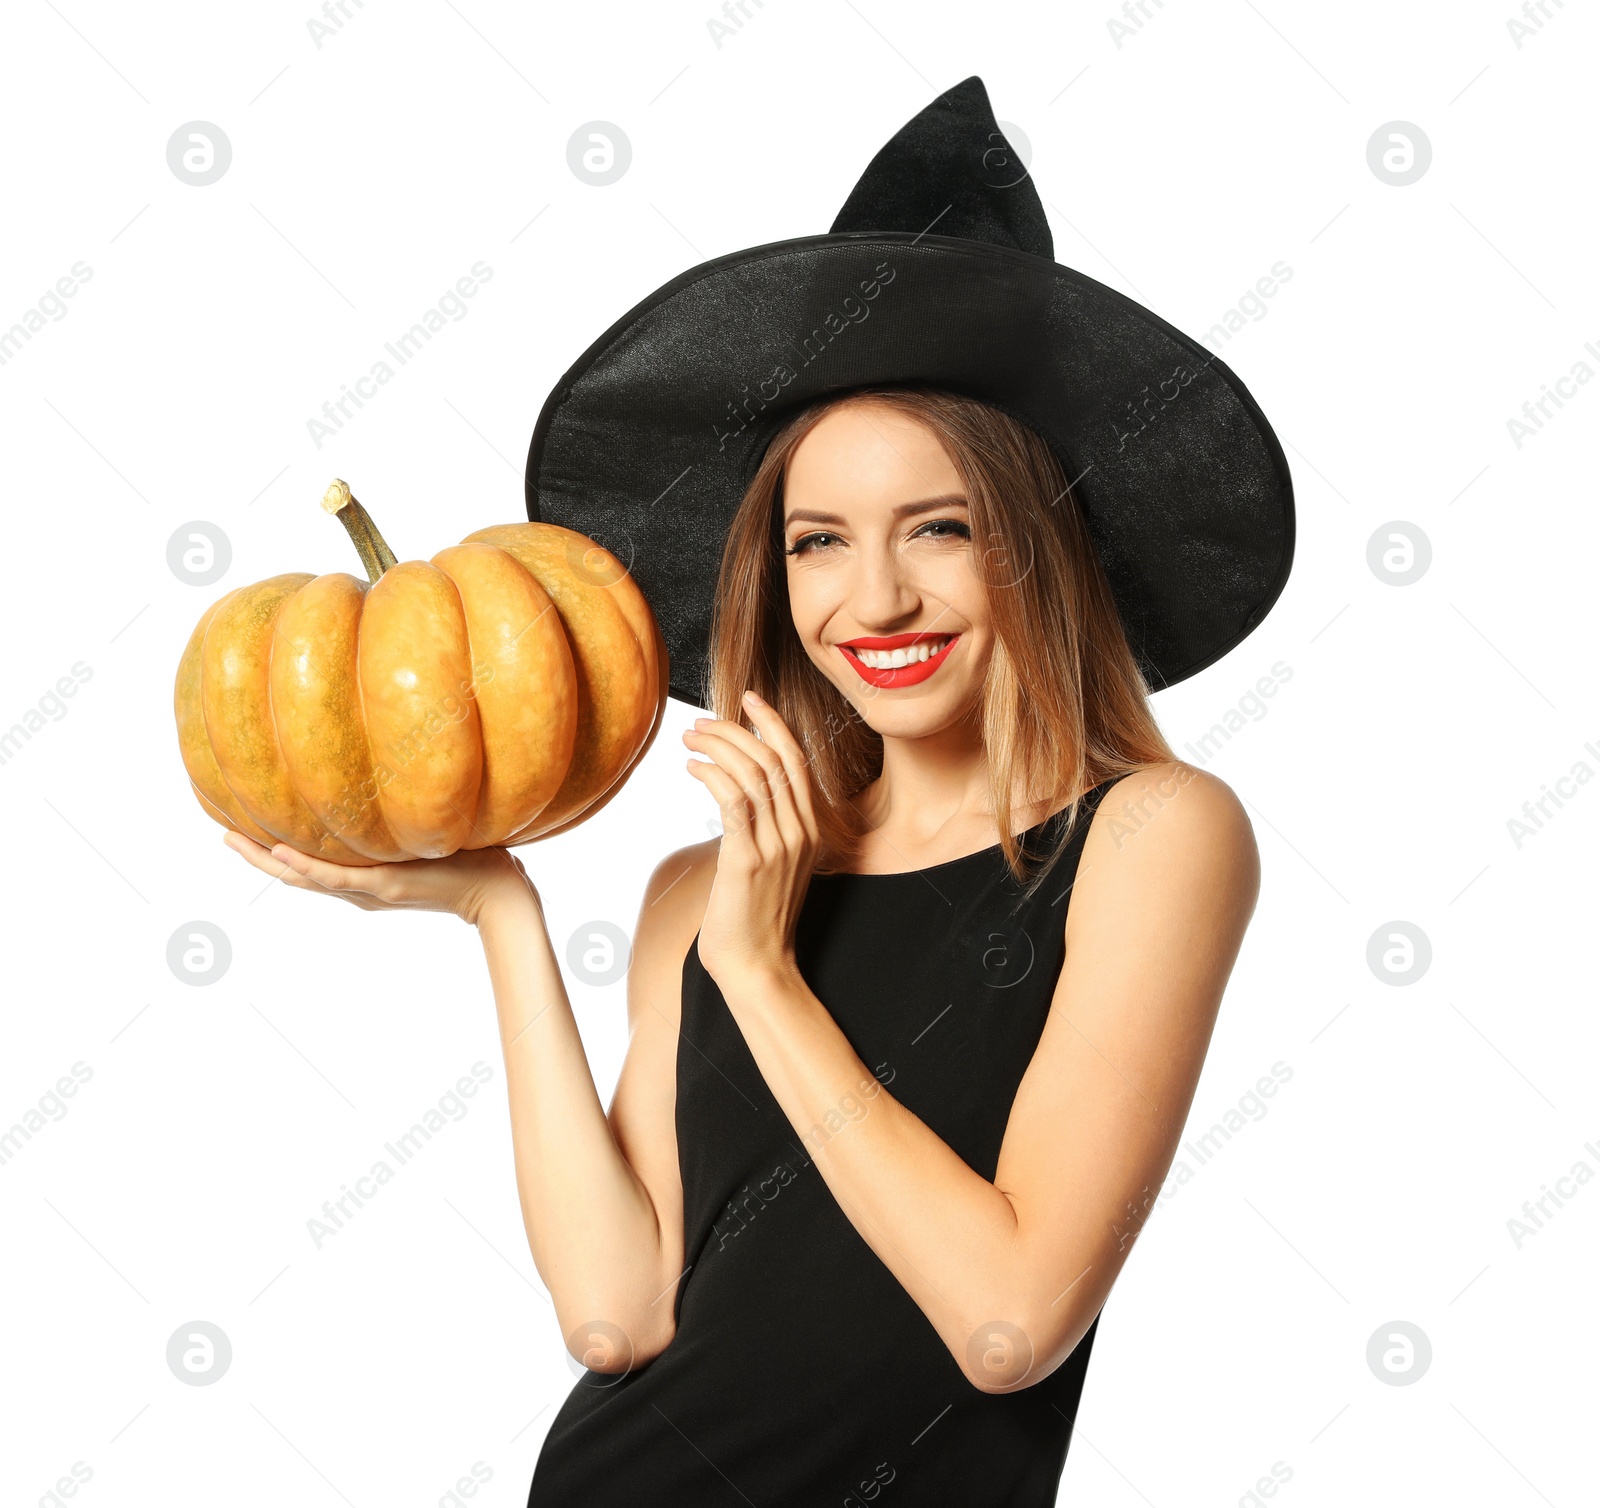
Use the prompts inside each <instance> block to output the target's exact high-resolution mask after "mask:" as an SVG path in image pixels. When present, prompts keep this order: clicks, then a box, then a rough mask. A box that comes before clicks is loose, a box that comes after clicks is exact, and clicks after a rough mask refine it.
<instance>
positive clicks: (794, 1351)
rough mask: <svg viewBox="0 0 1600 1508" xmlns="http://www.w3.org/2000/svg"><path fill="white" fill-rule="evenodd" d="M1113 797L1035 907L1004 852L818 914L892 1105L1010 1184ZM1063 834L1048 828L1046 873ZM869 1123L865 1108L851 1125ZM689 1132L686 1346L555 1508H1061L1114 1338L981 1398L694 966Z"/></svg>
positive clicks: (623, 1415) (816, 945)
mask: <svg viewBox="0 0 1600 1508" xmlns="http://www.w3.org/2000/svg"><path fill="white" fill-rule="evenodd" d="M1113 783H1114V782H1112V781H1107V782H1106V783H1105V784H1104V785H1101V786H1098V787H1096V788H1095V790H1094V791H1092V792H1090V793H1089V794H1088V795H1087V796H1086V797H1084V798H1083V800H1082V801H1081V802H1080V803H1079V807H1080V817H1079V821H1078V824H1077V826H1076V828H1075V829H1074V832H1073V836H1072V839H1071V842H1070V844H1069V846H1068V848H1067V850H1066V851H1065V852H1064V853H1063V854H1062V856H1061V858H1060V860H1059V861H1058V862H1057V864H1056V865H1055V867H1054V868H1053V869H1052V870H1051V871H1050V872H1049V873H1048V875H1047V876H1046V878H1045V880H1044V883H1043V884H1042V885H1041V886H1040V887H1039V888H1038V889H1037V890H1036V891H1035V893H1034V894H1033V896H1031V897H1030V898H1028V899H1027V900H1025V901H1023V902H1022V903H1021V905H1020V907H1017V906H1016V905H1015V903H1016V901H1017V899H1018V897H1019V896H1020V895H1021V890H1022V887H1021V886H1020V885H1018V884H1017V882H1016V881H1014V880H1013V879H1012V877H1011V875H1010V872H1009V870H1008V869H1007V867H1006V864H1005V860H1004V857H1003V855H1002V853H1001V850H1000V848H999V846H998V845H996V846H994V847H993V848H988V849H984V850H982V851H981V852H979V853H974V854H968V855H966V856H965V857H963V858H959V859H952V860H950V861H949V862H948V863H945V864H936V865H934V866H933V867H931V868H929V869H920V870H913V871H911V872H909V873H903V874H867V875H859V874H822V875H815V876H813V878H812V880H811V885H810V889H809V890H808V892H807V895H806V900H805V906H804V909H803V911H802V913H801V917H800V923H799V927H798V931H797V934H796V945H795V952H796V959H797V961H798V963H799V965H800V970H801V973H802V974H803V976H804V977H805V980H806V982H807V984H809V985H810V987H811V988H812V990H813V991H815V993H816V995H817V997H818V999H820V1000H821V1001H822V1002H823V1003H824V1004H825V1005H826V1006H827V1007H828V1009H829V1011H830V1012H831V1013H832V1015H833V1017H834V1019H835V1021H837V1022H838V1024H839V1027H840V1029H841V1030H842V1031H843V1032H844V1034H845V1036H846V1037H847V1038H848V1039H849V1040H850V1043H851V1046H852V1047H854V1048H855V1050H856V1052H857V1053H859V1054H860V1056H861V1060H862V1062H864V1063H865V1064H866V1065H867V1067H868V1068H869V1070H871V1071H872V1072H873V1073H874V1074H875V1075H876V1076H877V1077H878V1079H879V1080H880V1081H881V1082H882V1083H883V1084H884V1085H885V1086H886V1088H887V1089H888V1092H889V1093H890V1094H892V1095H894V1096H895V1098H897V1099H898V1100H899V1101H900V1103H901V1104H903V1105H904V1106H905V1107H906V1108H907V1109H909V1110H910V1111H912V1112H913V1113H914V1114H915V1115H917V1116H918V1117H919V1118H920V1119H921V1120H922V1121H924V1122H925V1123H926V1124H927V1125H928V1126H929V1127H930V1128H931V1129H932V1130H933V1131H934V1132H935V1133H936V1134H937V1135H938V1136H940V1137H941V1138H942V1139H943V1140H944V1141H945V1142H947V1143H948V1144H949V1145H950V1146H951V1147H952V1148H953V1149H954V1150H955V1151H956V1152H957V1153H958V1154H960V1156H961V1157H962V1158H963V1159H964V1160H965V1161H966V1162H967V1163H968V1165H969V1166H971V1167H972V1168H973V1169H975V1170H976V1171H977V1172H979V1173H981V1174H982V1175H983V1176H984V1177H985V1178H993V1177H994V1173H995V1167H996V1163H997V1161H998V1158H999V1153H1000V1143H1001V1138H1002V1137H1003V1135H1004V1133H1005V1128H1006V1121H1007V1119H1008V1117H1009V1115H1010V1112H1011V1105H1012V1101H1013V1099H1014V1098H1015V1095H1016V1091H1017V1086H1018V1084H1019V1083H1020V1082H1021V1079H1022V1075H1023V1072H1024V1070H1025V1069H1026V1068H1027V1066H1028V1063H1029V1061H1030V1059H1031V1058H1032V1057H1033V1053H1034V1049H1035V1048H1036V1047H1037V1045H1038V1042H1039V1037H1040V1034H1041V1032H1042V1031H1043V1029H1044V1022H1045V1016H1046V1014H1047V1013H1048V1011H1049V1009H1050V1003H1051V996H1052V993H1053V991H1054V989H1055V986H1056V982H1057V979H1058V977H1059V975H1060V971H1061V962H1062V955H1063V952H1064V936H1063V927H1064V924H1065V919H1066V909H1067V904H1068V901H1069V899H1070V891H1071V887H1072V883H1073V880H1074V877H1075V875H1076V873H1077V866H1078V858H1079V854H1080V853H1081V851H1082V846H1083V839H1084V835H1085V833H1086V832H1087V830H1088V826H1089V819H1090V817H1091V816H1092V814H1093V811H1094V809H1095V807H1096V806H1097V805H1098V804H1099V801H1100V798H1101V797H1102V796H1103V795H1104V794H1105V792H1106V790H1107V789H1109V787H1110V786H1111V785H1112V784H1113ZM1063 819H1064V814H1063V813H1057V814H1056V816H1055V817H1052V818H1049V819H1047V820H1046V821H1045V822H1043V823H1040V824H1038V826H1036V827H1034V828H1032V829H1030V830H1029V832H1028V834H1027V835H1026V838H1027V841H1028V842H1029V843H1030V844H1032V845H1033V846H1034V848H1035V851H1041V850H1042V847H1043V844H1044V842H1046V841H1048V840H1050V839H1053V838H1056V837H1058V836H1059V833H1060V831H1061V825H1060V824H1061V823H1062V821H1063ZM869 1105H870V1101H868V1100H866V1099H862V1100H860V1101H859V1102H858V1103H857V1104H856V1105H851V1104H844V1105H842V1106H841V1107H840V1116H839V1122H838V1123H837V1124H847V1123H848V1122H849V1121H850V1120H851V1119H853V1118H856V1117H857V1116H859V1115H860V1114H861V1113H863V1112H864V1111H866V1110H867V1107H868V1106H869ZM676 1121H677V1132H678V1160H679V1166H680V1169H681V1172H682V1175H683V1199H684V1252H685V1255H684V1262H685V1266H686V1267H687V1268H688V1274H687V1276H686V1277H685V1278H684V1280H683V1281H682V1282H681V1283H680V1284H679V1287H678V1292H677V1297H676V1309H677V1332H676V1334H675V1336H674V1338H673V1340H672V1343H671V1344H670V1345H669V1346H668V1347H667V1349H666V1350H665V1351H663V1352H662V1353H661V1354H660V1355H659V1356H657V1357H656V1358H655V1359H654V1360H652V1361H650V1362H649V1363H647V1364H646V1365H644V1366H642V1367H640V1368H638V1369H637V1370H635V1371H631V1372H628V1373H626V1374H617V1373H598V1372H586V1373H585V1374H584V1375H583V1377H582V1378H580V1380H579V1382H578V1385H577V1386H576V1387H574V1388H573V1390H572V1392H571V1393H570V1394H569V1395H568V1397H567V1400H566V1402H565V1403H564V1404H563V1405H562V1408H561V1411H560V1413H559V1414H557V1416H556V1419H555V1421H554V1423H553V1424H552V1425H551V1427H550V1432H549V1434H548V1436H547V1437H546V1439H545V1442H544V1446H543V1449H542V1451H541V1454H540V1456H539V1460H538V1464H537V1466H536V1467H535V1469H534V1475H533V1485H532V1489H531V1491H530V1492H529V1495H528V1503H529V1508H540V1505H544V1508H579V1505H582V1508H609V1505H612V1504H617V1505H621V1504H627V1505H628V1508H638V1505H640V1504H678V1503H684V1504H694V1505H699V1504H704V1505H707V1508H722V1505H728V1508H739V1505H740V1504H747V1505H756V1508H772V1505H787V1504H796V1505H806V1508H827V1505H830V1504H833V1505H839V1504H845V1505H865V1504H875V1505H876V1504H877V1503H878V1502H879V1500H880V1499H881V1500H882V1502H883V1504H884V1505H886V1508H894V1505H897V1504H904V1505H907V1508H910V1505H923V1504H944V1503H950V1504H960V1505H962V1508H981V1505H986V1504H1006V1505H1008V1508H1033V1505H1041V1508H1043V1505H1048V1504H1052V1503H1054V1502H1055V1500H1056V1489H1057V1486H1058V1484H1059V1481H1060V1476H1061V1470H1062V1467H1063V1465H1064V1463H1065V1461H1066V1454H1067V1444H1068V1441H1069V1440H1070V1438H1071V1435H1072V1423H1073V1418H1074V1416H1075V1415H1076V1413H1077V1408H1078V1398H1079V1394H1080V1393H1081V1391H1082V1389H1083V1378H1084V1369H1085V1368H1086V1367H1087V1365H1088V1361H1089V1352H1090V1348H1091V1347H1092V1345H1093V1343H1094V1335H1095V1330H1096V1328H1097V1327H1098V1325H1099V1318H1098V1316H1097V1317H1096V1320H1095V1322H1094V1324H1093V1325H1091V1326H1090V1328H1089V1331H1088V1333H1087V1334H1086V1335H1085V1336H1084V1338H1083V1340H1082V1342H1081V1343H1080V1344H1079V1345H1078V1347H1077V1349H1076V1350H1075V1351H1074V1352H1073V1354H1072V1355H1071V1356H1070V1357H1069V1358H1068V1359H1067V1360H1066V1361H1065V1362H1063V1363H1062V1365H1061V1366H1060V1367H1058V1368H1057V1369H1056V1370H1055V1371H1054V1372H1052V1373H1051V1374H1050V1375H1049V1376H1048V1377H1047V1378H1045V1379H1044V1380H1043V1381H1042V1382H1039V1383H1036V1384H1034V1385H1033V1386H1031V1387H1025V1388H1022V1389H1020V1390H1018V1391H1016V1392H1011V1393H1003V1394H995V1393H983V1392H979V1391H978V1390H977V1389H976V1388H974V1387H973V1386H972V1384H971V1383H970V1382H968V1381H967V1379H966V1377H965V1376H964V1375H963V1373H962V1371H961V1368H960V1367H959V1366H958V1365H957V1363H956V1360H955V1358H954V1357H953V1356H952V1355H951V1354H950V1352H949V1351H948V1350H947V1349H946V1347H945V1345H944V1342H943V1341H941V1340H940V1339H939V1337H938V1335H937V1334H936V1333H935V1331H934V1329H933V1326H932V1325H931V1324H930V1323H929V1322H928V1320H927V1318H926V1316H925V1315H924V1314H923V1313H922V1311H921V1310H920V1309H918V1307H917V1306H916V1304H915V1303H914V1302H913V1301H912V1299H911V1297H910V1295H909V1294H907V1292H906V1291H905V1289H904V1288H902V1287H901V1286H900V1283H899V1281H898V1280H897V1279H896V1278H895V1277H894V1275H893V1274H892V1273H891V1272H890V1271H889V1269H888V1268H887V1267H885V1266H884V1265H883V1263H882V1262H881V1261H880V1260H879V1258H878V1256H877V1254H876V1253H875V1252H874V1251H873V1250H872V1248H871V1247H869V1246H868V1245H867V1243H866V1242H865V1241H864V1240H863V1239H862V1238H861V1237H860V1235H858V1234H857V1232H856V1230H855V1227H854V1226H852V1225H851V1223H850V1221H849V1220H848V1219H847V1218H846V1217H845V1215H844V1213H843V1211H842V1210H841V1209H840V1207H839V1205H838V1204H837V1202H836V1201H835V1200H834V1197H833V1195H832V1194H831V1193H830V1192H829V1190H828V1187H827V1185H826V1183H825V1182H824V1181H823V1178H822V1175H821V1174H820V1173H819V1172H818V1170H817V1168H816V1166H815V1164H814V1163H813V1161H812V1160H811V1156H810V1148H811V1146H814V1145H815V1144H816V1143H815V1141H813V1142H812V1143H810V1144H809V1145H808V1144H807V1143H805V1142H804V1141H803V1139H802V1138H801V1136H800V1135H799V1134H798V1133H797V1132H796V1131H795V1129H794V1127H792V1126H791V1125H790V1124H789V1121H788V1119H787V1117H786V1116H785V1115H784V1113H783V1111H782V1110H781V1109H780V1108H779V1107H778V1104H777V1101H776V1100H774V1099H773V1097H772V1094H771V1092H770V1091H769V1090H768V1088H767V1086H766V1083H765V1081H764V1080H763V1079H762V1077H761V1074H760V1071H759V1070H758V1069H757V1067H756V1063H755V1060H754V1058H752V1057H751V1055H750V1051H749V1049H748V1048H747V1047H746V1045H745V1041H744V1038H743V1036H742V1035H741V1034H740V1031H739V1028H738V1026H737V1024H736V1023H735V1022H734V1020H733V1017H732V1016H731V1015H730V1014H729V1012H728V1008H727V1005H726V1003H725V1001H724V1000H723V997H722V994H721V992H720V991H719V990H718V989H717V986H716V985H715V984H714V983H713V982H712V980H711V978H710V976H709V975H708V974H707V973H706V971H705V969H704V967H703V966H702V965H701V963H700V957H699V953H698V951H697V949H696V948H695V947H693V946H691V947H690V949H689V952H688V956H687V957H686V958H685V959H684V964H683V1014H682V1027H681V1032H680V1037H679V1043H678V1061H677V1112H676ZM841 1134H847V1133H841ZM663 1302H664V1301H663ZM995 1343H996V1344H999V1345H1004V1344H1005V1340H1004V1334H1003V1332H1001V1333H999V1334H997V1336H996V1337H995Z"/></svg>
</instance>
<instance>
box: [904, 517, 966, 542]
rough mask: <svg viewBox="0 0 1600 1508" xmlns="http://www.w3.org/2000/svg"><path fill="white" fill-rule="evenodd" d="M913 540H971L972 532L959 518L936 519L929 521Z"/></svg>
mask: <svg viewBox="0 0 1600 1508" xmlns="http://www.w3.org/2000/svg"><path fill="white" fill-rule="evenodd" d="M911 537H912V538H913V539H971V538H972V530H971V529H969V528H968V527H967V526H966V524H964V523H962V521H961V520H960V519H959V518H934V519H929V521H928V522H927V523H925V524H924V525H923V526H922V527H921V528H920V529H918V530H917V532H916V533H915V534H913V535H912V536H911Z"/></svg>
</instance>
